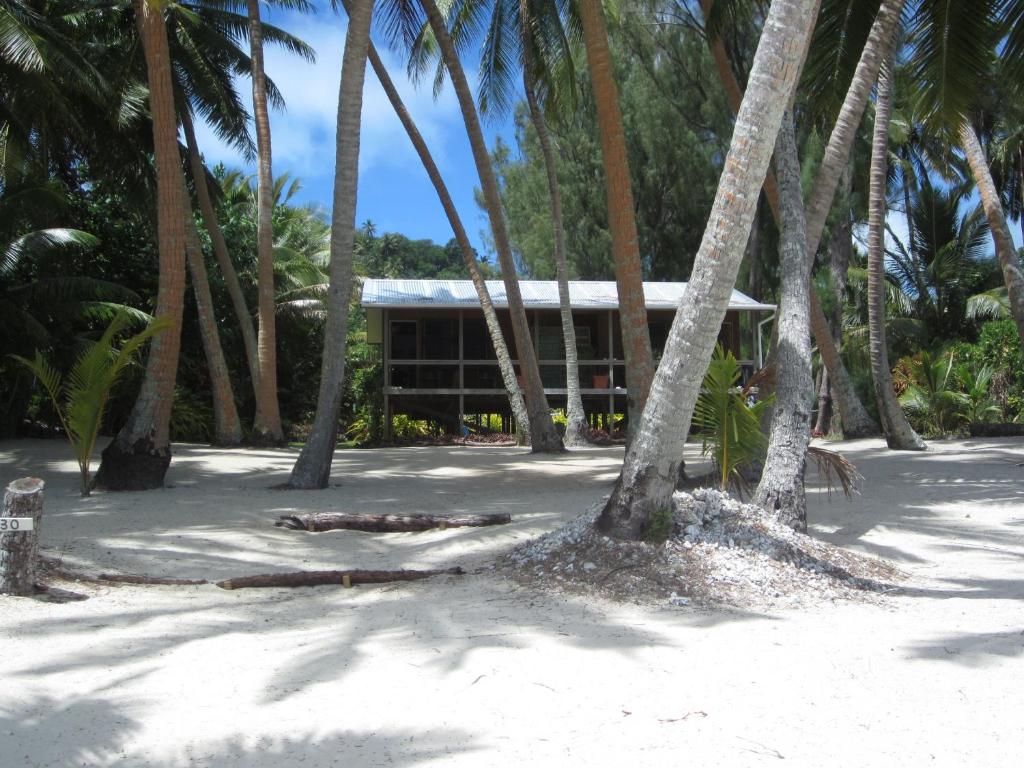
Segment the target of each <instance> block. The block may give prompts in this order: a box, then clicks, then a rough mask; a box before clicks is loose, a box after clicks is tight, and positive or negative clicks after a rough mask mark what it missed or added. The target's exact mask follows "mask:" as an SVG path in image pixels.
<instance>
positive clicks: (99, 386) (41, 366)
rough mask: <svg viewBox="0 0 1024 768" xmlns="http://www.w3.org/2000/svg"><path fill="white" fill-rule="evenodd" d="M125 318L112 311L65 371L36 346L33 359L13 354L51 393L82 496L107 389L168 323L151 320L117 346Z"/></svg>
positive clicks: (86, 491)
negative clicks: (92, 340) (97, 335)
mask: <svg viewBox="0 0 1024 768" xmlns="http://www.w3.org/2000/svg"><path fill="white" fill-rule="evenodd" d="M128 323H129V316H128V315H127V314H124V313H122V314H118V315H117V316H115V317H114V319H113V320H112V321H111V323H110V325H109V326H107V330H106V331H104V332H103V335H102V336H101V337H100V339H99V341H97V342H96V343H94V344H92V345H90V346H89V347H88V348H87V349H86V350H85V352H83V353H82V354H81V356H79V358H78V360H77V361H76V362H75V364H74V365H73V366H72V367H71V370H70V371H68V372H67V375H65V376H62V375H61V373H60V372H59V371H58V370H57V368H56V367H55V366H54V365H53V363H52V362H51V361H50V360H48V359H47V358H46V357H45V356H44V355H43V353H42V352H40V351H36V354H35V357H34V358H33V359H32V360H29V359H28V358H25V357H21V356H19V355H13V356H12V357H14V358H15V359H16V360H18V361H19V362H21V364H22V365H24V366H25V367H26V368H28V370H29V371H31V372H32V374H33V375H35V377H36V378H37V379H39V382H40V383H41V384H42V385H43V387H44V388H45V389H46V393H47V394H48V395H49V396H50V400H51V401H52V402H53V408H54V410H55V411H56V413H57V416H58V418H60V422H61V426H62V427H63V428H64V432H65V434H66V435H67V436H68V440H69V441H70V442H71V447H72V450H73V451H74V453H75V460H76V461H77V462H78V469H79V472H80V473H81V491H82V496H88V495H89V494H90V492H91V491H92V478H91V476H90V467H91V464H92V452H93V448H95V446H96V438H97V436H98V435H99V430H100V425H101V424H102V423H103V412H104V410H105V409H106V405H107V399H108V398H109V397H110V390H111V389H112V388H113V387H114V384H116V383H117V380H118V378H119V377H120V376H121V374H122V373H123V372H124V370H125V368H127V367H128V365H129V364H130V363H131V362H132V360H133V358H134V356H135V353H136V352H137V351H138V350H139V349H140V348H141V347H142V345H143V344H145V343H146V341H148V340H149V339H150V338H152V337H153V336H154V335H155V334H156V333H158V332H160V331H162V330H164V329H165V328H167V327H169V326H170V324H171V323H170V321H168V320H164V319H156V320H153V321H152V322H151V323H149V325H147V326H146V328H145V329H144V330H143V331H141V332H139V333H137V334H135V335H134V336H132V337H130V338H128V339H127V340H125V342H124V343H123V344H122V345H121V346H120V348H118V347H117V346H116V345H115V341H116V339H117V336H118V334H120V333H121V331H122V330H124V328H125V326H127V325H128Z"/></svg>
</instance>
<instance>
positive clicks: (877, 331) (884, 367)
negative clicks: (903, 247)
mask: <svg viewBox="0 0 1024 768" xmlns="http://www.w3.org/2000/svg"><path fill="white" fill-rule="evenodd" d="M891 56H892V54H890V58H891ZM892 78H893V73H892V62H891V60H890V61H885V62H883V64H882V66H881V68H880V70H879V73H878V96H877V98H876V100H875V127H874V134H873V138H872V142H871V188H870V193H869V198H868V329H869V334H870V344H871V375H872V379H873V381H874V388H875V401H876V402H877V403H878V415H879V416H880V417H881V421H882V429H883V430H884V431H885V440H886V443H888V445H889V447H890V448H893V449H895V450H900V451H923V450H924V449H925V444H924V440H922V439H921V437H920V436H919V435H918V434H917V433H916V432H915V431H914V428H913V427H911V426H910V423H909V422H908V421H907V417H906V416H905V415H904V413H903V409H902V408H901V407H900V404H899V402H898V401H897V400H896V391H895V390H894V389H893V384H892V369H891V368H890V367H889V352H888V348H887V346H886V338H885V216H886V212H887V208H888V206H887V205H886V182H887V181H888V170H889V168H888V156H889V122H890V118H891V116H892V90H893V82H892Z"/></svg>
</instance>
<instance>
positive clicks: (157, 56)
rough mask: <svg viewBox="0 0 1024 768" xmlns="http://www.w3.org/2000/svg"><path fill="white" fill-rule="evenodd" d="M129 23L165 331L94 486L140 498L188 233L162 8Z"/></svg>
mask: <svg viewBox="0 0 1024 768" xmlns="http://www.w3.org/2000/svg"><path fill="white" fill-rule="evenodd" d="M135 12H136V23H137V24H138V26H139V33H140V38H141V40H142V46H143V50H144V52H145V57H146V73H147V78H148V82H149V102H150V112H151V114H152V124H153V150H154V154H155V157H156V177H157V239H158V242H159V259H160V271H159V285H158V290H157V301H156V312H155V314H156V315H157V316H158V317H163V318H167V322H168V327H167V330H166V331H164V332H163V333H161V334H160V335H159V336H158V337H157V338H156V339H154V340H153V342H152V345H151V347H150V350H149V357H148V359H147V360H146V374H145V377H144V378H143V382H142V388H141V390H140V392H139V395H138V398H137V399H136V401H135V405H134V407H133V408H132V411H131V413H130V415H129V417H128V420H127V422H126V423H125V425H124V427H122V429H121V431H120V432H118V433H117V435H116V437H115V438H114V439H113V441H112V442H111V443H110V445H109V446H108V447H107V448H106V450H104V451H103V461H102V463H101V464H100V469H99V471H98V472H97V476H96V481H97V483H98V484H100V485H102V486H105V487H107V488H110V489H111V490H144V489H147V488H157V487H159V486H161V485H163V480H164V475H165V474H166V472H167V467H168V466H169V465H170V462H171V444H170V418H171V403H172V401H173V396H174V381H175V377H176V375H177V370H178V351H179V348H180V345H181V316H182V306H183V300H184V291H185V252H186V248H187V247H188V246H187V235H188V226H187V223H186V222H185V220H184V217H183V216H182V213H183V211H184V210H185V208H186V206H187V203H188V198H187V193H186V190H185V180H184V177H183V176H182V170H181V156H180V153H179V150H178V120H177V113H176V110H175V106H174V84H173V80H172V78H171V58H170V51H169V47H168V42H167V29H166V26H165V25H164V19H163V16H162V14H161V8H160V7H159V6H154V5H153V4H151V3H149V2H148V0H137V1H136V3H135Z"/></svg>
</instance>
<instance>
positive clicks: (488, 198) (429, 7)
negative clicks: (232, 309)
mask: <svg viewBox="0 0 1024 768" xmlns="http://www.w3.org/2000/svg"><path fill="white" fill-rule="evenodd" d="M421 4H422V6H423V10H424V11H425V12H426V14H427V21H428V22H429V24H430V29H431V31H432V32H433V33H434V37H435V38H436V40H437V44H438V47H439V48H440V51H441V58H442V60H443V61H444V65H445V68H446V69H447V70H448V76H449V77H450V78H451V81H452V87H453V88H454V90H455V95H456V97H457V98H458V100H459V107H460V109H461V110H462V119H463V122H464V123H465V127H466V134H467V135H468V137H469V144H470V147H471V148H472V150H473V160H474V162H475V163H476V169H477V174H478V175H479V177H480V186H481V188H482V189H483V197H484V207H485V208H486V209H487V216H488V218H489V219H490V224H491V232H492V234H493V235H494V250H495V251H497V254H498V262H499V263H500V264H501V276H502V279H503V280H504V282H505V295H506V296H507V297H508V310H509V314H510V315H511V318H512V334H513V337H514V339H515V344H516V353H517V355H518V357H519V370H520V372H521V373H522V376H523V385H524V386H523V394H524V396H525V400H526V409H527V413H528V414H529V420H530V443H531V448H532V450H533V451H534V452H535V453H548V452H557V451H562V450H564V447H563V445H562V439H561V438H560V437H559V436H558V432H557V431H556V430H555V425H554V422H553V421H552V420H551V410H550V408H549V407H548V400H547V397H546V395H545V394H544V385H543V384H542V383H541V378H540V368H539V367H538V366H537V355H536V353H535V352H534V349H533V340H532V338H531V336H530V325H529V322H528V321H527V319H526V309H525V307H524V305H523V296H522V293H521V292H520V290H519V278H518V277H516V267H515V261H514V260H513V258H512V245H511V242H510V240H509V234H508V225H507V223H506V222H505V213H504V211H503V209H502V205H501V193H500V191H499V189H498V181H497V179H496V178H495V175H494V168H493V167H492V166H491V158H490V156H489V155H488V153H487V145H486V143H485V142H484V135H483V131H482V130H481V128H480V118H479V116H478V115H477V112H476V105H475V104H474V102H473V96H472V93H471V92H470V90H469V83H468V82H467V81H466V73H465V72H464V71H463V69H462V63H461V61H460V60H459V56H458V53H457V52H456V50H455V45H454V43H453V42H452V39H451V37H450V36H449V34H448V28H447V27H446V26H445V22H444V18H443V17H442V15H441V11H440V10H438V8H437V5H436V4H435V2H434V0H421Z"/></svg>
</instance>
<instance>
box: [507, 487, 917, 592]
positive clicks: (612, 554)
mask: <svg viewBox="0 0 1024 768" xmlns="http://www.w3.org/2000/svg"><path fill="white" fill-rule="evenodd" d="M601 506H602V505H601V504H598V505H595V506H594V507H592V508H591V509H590V510H589V511H588V512H586V513H585V514H583V515H581V516H580V517H578V518H576V519H575V520H573V521H571V522H569V523H567V524H566V525H564V526H562V527H561V528H558V529H556V530H554V531H552V532H550V533H547V534H545V535H544V536H541V537H540V538H537V539H534V540H532V541H529V542H526V543H524V544H522V545H520V546H518V547H516V548H515V549H514V550H513V551H512V552H510V553H509V554H508V555H506V556H505V557H503V558H502V559H501V560H500V561H499V565H498V570H499V571H504V572H506V573H508V574H509V575H510V576H511V577H512V578H513V579H515V580H516V581H518V582H520V583H523V584H530V585H533V586H536V587H539V588H548V589H556V590H564V591H569V592H582V593H599V594H602V595H605V596H608V597H612V598H615V599H619V600H630V601H634V602H655V603H656V602H664V601H668V602H669V603H670V604H672V605H679V606H684V605H691V604H694V605H705V606H707V605H728V606H734V607H739V608H763V607H767V606H785V607H798V606H800V605H804V604H811V603H817V602H821V601H829V600H837V599H844V600H872V599H878V598H879V597H880V596H881V595H883V594H885V593H888V592H893V591H895V590H896V589H897V587H895V586H894V584H895V582H898V581H900V580H901V579H902V578H903V575H902V574H901V573H900V571H899V570H898V569H897V568H896V567H895V566H893V565H892V564H890V563H887V562H885V561H882V560H878V559H876V558H872V557H867V556H865V555H862V554H857V553H854V552H850V551H848V550H844V549H841V548H839V547H836V546H833V545H831V544H828V543H826V542H823V541H821V540H820V539H816V538H813V537H811V536H808V535H806V534H802V533H798V532H796V531H794V530H793V529H791V528H789V527H788V526H786V525H784V524H782V523H780V522H778V521H777V520H775V519H774V518H773V517H772V516H771V515H769V514H768V513H767V512H765V511H764V510H763V509H761V508H759V507H756V506H753V505H751V504H744V503H742V502H740V501H738V500H737V499H735V498H733V497H731V496H729V495H727V494H724V493H721V492H719V491H717V490H713V489H710V488H701V489H697V490H695V491H693V492H692V493H683V492H677V493H675V494H674V495H673V497H672V509H671V510H670V514H669V516H668V519H666V520H665V521H663V525H664V526H665V529H667V530H666V532H667V538H666V540H665V541H664V542H663V543H652V542H629V541H620V540H616V539H612V538H610V537H608V536H604V535H602V534H601V533H600V532H599V531H597V530H596V529H595V528H594V521H595V520H596V519H597V516H598V513H599V511H600V509H601Z"/></svg>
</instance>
